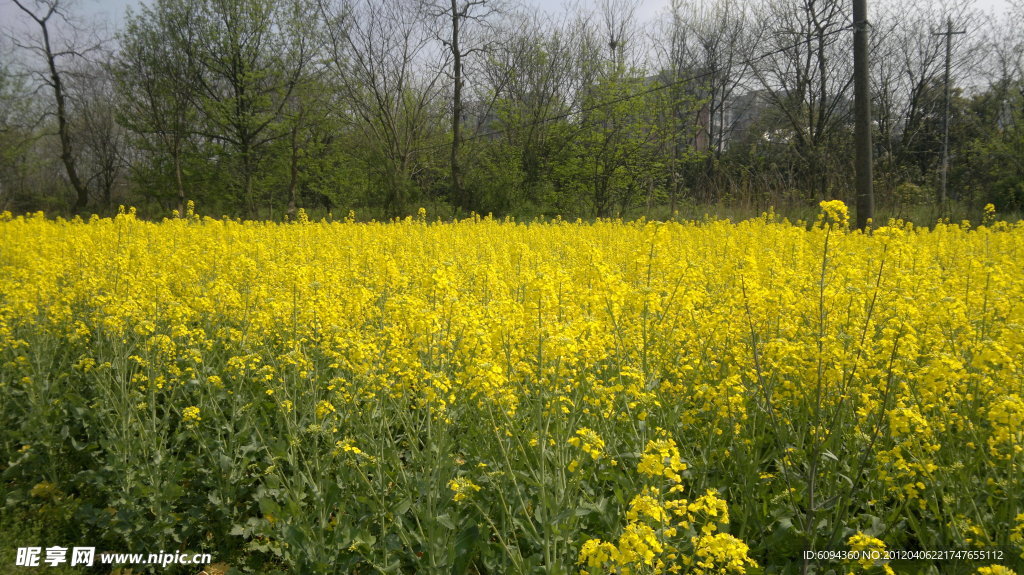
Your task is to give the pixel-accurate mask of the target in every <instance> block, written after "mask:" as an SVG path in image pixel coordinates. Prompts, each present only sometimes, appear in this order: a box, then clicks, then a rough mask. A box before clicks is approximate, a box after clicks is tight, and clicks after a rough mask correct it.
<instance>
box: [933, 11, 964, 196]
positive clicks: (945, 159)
mask: <svg viewBox="0 0 1024 575" xmlns="http://www.w3.org/2000/svg"><path fill="white" fill-rule="evenodd" d="M966 33H967V30H956V31H954V30H953V19H952V18H949V17H947V18H946V31H945V32H933V33H932V35H933V36H945V37H946V72H945V76H944V81H943V84H944V88H943V93H944V96H945V98H944V100H945V110H944V112H943V114H942V182H941V183H940V187H939V209H941V210H943V211H945V206H946V200H948V199H949V195H948V194H947V190H946V185H947V180H948V174H949V62H950V60H951V59H952V57H953V45H952V38H953V36H954V35H956V34H966Z"/></svg>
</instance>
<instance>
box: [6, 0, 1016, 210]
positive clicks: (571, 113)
mask: <svg viewBox="0 0 1024 575" xmlns="http://www.w3.org/2000/svg"><path fill="white" fill-rule="evenodd" d="M12 1H13V2H14V3H15V8H16V10H14V11H13V12H14V13H16V14H17V15H18V16H19V23H18V26H16V27H13V26H12V27H9V28H8V30H6V34H5V37H4V40H3V44H2V51H3V59H2V60H0V209H3V210H11V211H16V212H21V211H30V210H37V209H43V210H46V211H47V212H51V213H57V214H66V215H70V214H84V213H90V212H97V213H110V212H111V211H113V210H116V206H117V205H118V204H132V205H135V206H137V207H138V208H139V210H140V211H141V212H142V213H143V214H146V215H150V216H153V217H159V216H166V215H170V214H171V213H172V212H173V210H177V211H178V213H179V214H183V213H184V212H185V210H186V205H187V204H188V202H189V201H194V202H196V203H197V204H198V205H200V206H201V207H202V209H203V211H204V212H205V213H215V214H226V215H231V216H238V217H247V218H280V217H283V216H286V215H290V214H291V215H293V214H294V213H295V212H296V211H297V209H298V208H304V209H306V210H314V211H319V212H328V211H334V212H340V213H345V212H347V211H348V210H350V209H352V210H358V211H361V212H362V213H370V214H375V215H379V216H381V217H394V216H402V215H407V214H409V213H412V212H415V211H416V209H417V208H418V207H420V206H430V207H432V208H434V209H435V211H440V212H442V213H450V214H452V215H455V216H459V215H463V216H464V215H468V214H470V213H473V212H476V213H494V214H495V215H516V216H520V217H530V216H536V215H555V214H559V215H563V216H567V217H594V216H596V217H607V216H613V215H631V214H644V215H647V216H649V217H658V216H665V215H669V214H672V213H673V212H676V211H677V210H679V209H682V208H683V207H686V206H694V205H702V204H706V203H713V204H720V205H745V206H753V207H758V208H762V207H768V206H776V207H780V208H782V209H785V208H786V207H794V206H803V205H813V204H814V203H816V202H817V201H820V200H822V199H831V198H838V199H844V200H847V201H848V202H849V203H851V204H852V203H853V202H852V199H853V196H854V191H853V181H854V178H853V117H852V114H853V97H852V55H851V54H852V51H851V46H852V26H851V20H852V17H851V13H850V12H851V9H850V6H849V3H848V2H846V1H845V0H843V1H840V0H788V1H786V2H771V1H767V0H763V1H758V2H741V1H739V0H671V1H670V2H669V3H668V5H667V6H666V7H665V8H664V9H663V10H662V11H660V12H659V13H658V14H657V16H656V17H653V18H651V19H649V20H647V21H642V20H641V19H640V17H639V16H638V9H637V6H638V2H637V1H636V0H598V1H597V2H596V3H595V4H594V5H593V6H589V7H582V8H581V7H576V8H574V9H572V10H567V11H565V12H563V13H561V14H548V13H543V12H540V11H538V10H537V9H536V8H535V7H532V6H531V5H527V4H516V3H514V1H513V0H505V1H499V0H391V1H388V2H381V1H379V0H285V1H271V0H153V1H152V2H150V3H146V4H141V5H139V6H138V7H137V8H134V9H132V10H130V11H129V12H128V13H127V14H126V16H125V17H124V19H123V23H122V24H121V25H120V27H119V28H118V29H117V30H116V31H115V32H114V33H113V34H110V35H108V37H104V36H103V35H102V34H100V33H99V29H98V28H97V27H95V26H86V25H83V24H82V21H81V20H80V19H79V18H78V17H76V14H75V13H74V12H73V11H71V10H70V9H69V6H68V5H67V0H12ZM871 10H872V11H871V13H870V16H869V18H870V24H871V61H872V64H871V67H872V78H871V90H872V107H873V117H874V123H873V131H874V133H873V140H874V148H875V149H874V157H875V166H874V174H875V190H876V201H877V202H878V203H879V204H880V205H881V206H884V207H887V208H888V209H890V210H891V211H894V212H897V213H898V212H899V211H900V210H906V209H910V208H912V207H914V206H920V205H938V204H940V203H941V202H942V201H943V199H944V198H943V197H942V193H941V190H940V185H941V181H942V177H943V176H942V171H943V170H942V158H943V154H944V150H945V153H947V154H948V158H949V169H948V177H947V181H948V184H947V187H948V190H949V192H948V194H949V196H950V197H952V198H953V199H956V200H960V201H962V202H965V203H968V204H971V205H981V204H983V203H993V204H995V205H996V207H997V209H999V210H1000V211H1021V210H1022V209H1024V74H1022V72H1024V67H1022V64H1024V3H1022V2H1019V1H1018V2H1017V3H1016V4H1015V5H1012V6H1011V7H1010V8H1009V9H1008V10H1007V11H1005V12H1004V13H1002V14H998V15H993V14H986V13H984V12H981V11H979V10H977V9H975V8H974V7H973V5H972V4H971V3H970V2H969V1H968V0H945V1H943V2H941V3H937V2H930V1H926V0H911V1H910V2H905V3H900V5H899V6H890V5H889V4H885V5H882V4H879V3H877V2H875V3H873V6H872V7H871ZM947 24H948V26H949V27H950V28H948V29H947ZM952 28H956V29H957V30H963V31H964V32H965V33H964V34H957V35H953V36H946V35H943V34H942V32H943V31H948V30H951V29H952ZM947 40H948V41H949V42H950V46H949V48H950V50H949V51H948V54H950V60H949V69H950V71H951V73H950V76H949V77H950V82H949V86H948V90H947V84H946V79H945V69H946V64H947V61H946V55H947V50H946V42H947ZM947 118H948V124H947ZM946 126H948V143H947V140H946V137H945V133H944V132H945V128H946Z"/></svg>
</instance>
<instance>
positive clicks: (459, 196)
mask: <svg viewBox="0 0 1024 575" xmlns="http://www.w3.org/2000/svg"><path fill="white" fill-rule="evenodd" d="M423 9H424V11H425V13H426V14H427V15H428V16H430V17H431V18H433V19H435V20H436V21H437V22H439V23H441V24H442V29H443V30H444V31H443V32H439V33H438V38H439V39H440V40H441V43H442V45H443V46H444V47H445V48H446V50H447V52H448V53H449V54H450V55H451V60H450V69H449V70H448V71H447V72H446V73H447V74H448V77H449V79H451V82H452V145H451V153H450V158H449V161H450V164H451V194H452V202H453V203H454V204H455V205H456V206H458V207H459V208H460V209H462V210H465V211H467V212H468V211H473V210H476V209H477V201H476V198H475V197H474V196H473V193H472V190H469V189H467V188H466V187H465V186H463V184H462V163H461V162H462V159H461V152H460V149H461V147H462V140H463V134H462V127H463V126H462V125H463V121H464V104H465V102H464V100H463V90H464V89H465V69H466V64H467V60H468V59H469V58H471V57H473V56H474V55H476V54H480V53H483V52H486V51H487V50H488V49H489V47H490V43H489V42H488V41H487V40H486V37H485V36H486V35H485V34H482V33H481V30H480V29H481V28H482V29H484V31H486V29H488V28H489V27H490V25H491V20H492V19H493V18H495V17H496V16H497V15H498V14H500V8H499V6H498V2H496V1H495V0H423ZM474 28H476V30H474Z"/></svg>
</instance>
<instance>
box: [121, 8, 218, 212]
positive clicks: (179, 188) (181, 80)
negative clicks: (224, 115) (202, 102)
mask: <svg viewBox="0 0 1024 575" xmlns="http://www.w3.org/2000/svg"><path fill="white" fill-rule="evenodd" d="M191 6H192V5H191V4H189V3H188V2H187V0H186V1H182V0H178V1H172V0H161V1H158V2H155V3H153V4H144V5H143V6H142V7H141V8H140V10H141V11H140V12H139V13H138V14H132V13H130V14H129V15H128V18H127V22H126V25H125V28H124V29H123V30H122V31H121V33H120V36H119V43H120V50H119V51H118V54H117V59H116V62H115V64H114V77H115V79H116V83H117V88H118V90H117V91H118V100H117V102H118V106H119V108H120V110H119V112H120V119H121V122H122V123H123V124H124V125H125V126H126V127H127V128H128V129H129V130H131V131H132V132H133V133H135V134H136V135H137V136H138V137H139V139H140V142H139V143H140V144H141V146H140V147H142V148H144V149H145V150H147V151H149V152H150V153H151V154H155V155H157V156H169V159H170V164H171V169H172V171H173V173H174V175H173V182H174V184H173V185H174V195H175V197H176V200H177V205H178V213H179V214H184V213H185V203H186V200H187V193H186V185H185V175H184V167H183V162H184V157H185V152H186V147H187V146H188V143H189V139H190V137H191V136H192V134H193V132H195V131H196V130H197V127H196V115H197V114H196V105H195V104H196V101H197V100H198V98H199V79H198V76H197V74H198V72H199V70H198V67H197V63H196V62H195V61H194V60H193V59H192V56H193V54H192V50H190V49H189V45H190V44H191V43H192V42H194V41H195V38H196V36H197V34H198V33H199V30H198V21H197V19H196V11H195V10H193V9H191Z"/></svg>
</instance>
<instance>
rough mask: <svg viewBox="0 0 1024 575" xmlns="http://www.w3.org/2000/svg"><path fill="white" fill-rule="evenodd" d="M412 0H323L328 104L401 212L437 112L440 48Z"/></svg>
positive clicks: (394, 210) (393, 209)
mask: <svg viewBox="0 0 1024 575" xmlns="http://www.w3.org/2000/svg"><path fill="white" fill-rule="evenodd" d="M418 7H419V5H418V4H417V3H416V0H404V1H402V0H399V1H396V2H387V3H384V4H380V3H377V2H373V1H372V0H360V1H358V2H354V3H352V4H351V5H347V6H339V5H337V4H331V3H328V2H327V1H326V0H322V1H321V3H320V11H321V15H322V16H323V18H324V19H325V21H326V31H327V38H328V51H329V53H330V56H331V57H330V59H329V61H330V66H331V68H330V72H331V82H332V83H333V85H335V86H337V88H338V90H339V92H338V99H337V101H335V102H334V104H333V105H334V107H335V108H336V109H337V110H338V113H339V114H341V115H345V116H347V117H348V118H349V120H348V121H349V122H350V124H351V125H352V126H353V127H354V128H355V130H356V132H357V134H358V137H359V138H358V141H359V142H360V144H361V145H360V149H359V150H357V151H356V152H355V153H356V155H357V157H358V158H359V159H361V160H362V161H363V162H364V163H365V164H366V167H367V168H368V171H369V172H370V173H371V174H374V175H375V176H376V178H377V180H378V181H377V183H378V185H380V186H381V187H382V188H383V189H384V205H385V206H386V209H387V210H388V211H389V212H390V213H391V214H392V215H398V214H400V213H401V212H402V211H403V210H404V209H405V205H406V202H407V201H408V200H409V199H410V195H411V194H412V189H413V180H414V179H415V177H416V176H417V170H418V169H419V167H418V166H419V164H418V157H419V156H420V155H421V154H422V151H421V147H422V146H423V144H424V141H425V140H426V138H427V136H428V135H430V134H432V133H433V131H434V126H435V123H436V121H437V120H438V119H439V116H440V114H439V109H438V108H439V101H440V100H441V99H442V96H443V93H442V83H443V82H442V78H441V76H442V72H441V70H442V69H443V68H444V65H445V62H446V61H447V59H446V57H445V55H444V54H439V53H437V52H436V51H431V49H430V48H431V42H432V41H433V37H434V36H433V33H432V31H431V30H430V29H429V28H427V27H425V26H424V23H423V22H422V20H421V19H420V18H419V16H420V15H421V13H420V12H419V11H418Z"/></svg>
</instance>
